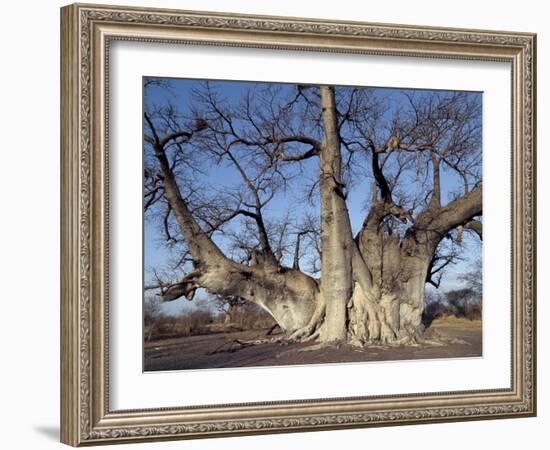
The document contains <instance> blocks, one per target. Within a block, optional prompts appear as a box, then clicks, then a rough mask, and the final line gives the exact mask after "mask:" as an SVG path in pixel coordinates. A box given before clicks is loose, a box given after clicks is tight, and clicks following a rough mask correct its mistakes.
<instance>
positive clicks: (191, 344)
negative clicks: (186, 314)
mask: <svg viewBox="0 0 550 450" xmlns="http://www.w3.org/2000/svg"><path fill="white" fill-rule="evenodd" d="M428 330H429V332H428V335H432V336H433V335H436V336H439V337H440V339H439V341H440V342H443V344H442V345H431V344H423V345H417V346H412V345H409V346H401V347H388V346H384V347H382V346H371V347H366V348H356V347H352V346H347V345H345V346H340V347H339V348H337V347H325V348H317V347H316V346H315V344H311V343H293V344H287V343H282V342H281V341H280V340H279V339H280V338H282V335H275V336H271V337H266V336H265V334H266V331H267V330H250V331H235V332H230V333H216V334H208V335H201V336H187V337H181V338H174V339H165V340H159V341H152V342H146V343H145V349H144V352H145V354H144V370H145V371H159V370H184V369H212V368H222V367H258V366H280V365H294V364H320V363H341V362H361V361H388V360H405V359H432V358H456V357H475V356H482V343H481V341H482V339H481V336H482V331H481V330H482V328H481V321H477V320H473V321H470V320H467V319H457V318H454V317H449V318H445V319H438V320H435V321H434V322H433V323H432V325H431V326H430V328H429V329H428ZM269 338H271V339H272V342H260V343H258V341H263V340H266V339H269ZM278 338H279V339H278ZM278 340H279V341H278ZM254 341H256V343H253V342H254Z"/></svg>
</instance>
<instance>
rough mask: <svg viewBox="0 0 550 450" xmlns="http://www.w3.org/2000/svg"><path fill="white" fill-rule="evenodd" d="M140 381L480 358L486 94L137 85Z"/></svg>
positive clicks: (192, 82)
mask: <svg viewBox="0 0 550 450" xmlns="http://www.w3.org/2000/svg"><path fill="white" fill-rule="evenodd" d="M142 95H143V154H142V158H143V280H144V286H143V324H142V326H143V370H144V371H146V372H147V371H168V370H190V369H219V368H233V367H259V366H287V365H304V364H327V363H330V364H337V363H364V362H376V361H394V360H422V359H426V360H427V359H434V358H472V357H482V356H483V339H482V329H483V326H482V325H483V321H482V317H483V245H482V234H483V233H482V229H483V218H482V211H483V201H482V198H483V195H482V186H483V183H482V182H483V145H482V141H483V139H482V137H483V120H484V117H483V93H482V92H477V91H456V90H436V89H433V90H429V89H411V88H406V87H381V86H340V85H322V84H320V85H314V84H296V83H275V82H257V81H246V80H244V81H236V80H205V79H183V78H165V77H156V76H144V77H143V92H142Z"/></svg>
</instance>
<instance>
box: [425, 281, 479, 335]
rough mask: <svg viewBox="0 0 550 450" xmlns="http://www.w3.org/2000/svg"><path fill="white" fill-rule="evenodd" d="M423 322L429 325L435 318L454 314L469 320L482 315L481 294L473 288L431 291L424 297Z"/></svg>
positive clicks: (426, 325) (476, 318)
mask: <svg viewBox="0 0 550 450" xmlns="http://www.w3.org/2000/svg"><path fill="white" fill-rule="evenodd" d="M424 302H425V305H424V312H423V313H422V323H423V325H424V326H425V327H429V326H430V325H431V323H432V322H433V321H434V320H435V319H439V318H444V317H448V316H454V317H459V318H461V317H462V318H465V319H469V320H479V319H481V317H482V305H481V296H480V295H479V294H478V293H477V292H475V291H474V290H472V289H469V288H464V289H456V290H452V291H448V292H446V293H444V294H435V293H433V292H429V293H427V294H426V296H425V298H424Z"/></svg>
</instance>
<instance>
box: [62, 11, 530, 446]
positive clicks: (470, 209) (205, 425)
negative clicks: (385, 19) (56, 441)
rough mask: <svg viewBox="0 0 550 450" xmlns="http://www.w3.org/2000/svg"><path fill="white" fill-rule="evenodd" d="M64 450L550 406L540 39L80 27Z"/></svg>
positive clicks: (167, 22) (240, 26)
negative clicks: (543, 338)
mask: <svg viewBox="0 0 550 450" xmlns="http://www.w3.org/2000/svg"><path fill="white" fill-rule="evenodd" d="M61 38H62V39H61V43H62V47H61V57H62V67H61V69H62V70H61V88H62V99H61V102H62V120H61V124H62V130H61V135H62V148H61V153H62V158H61V161H62V193H61V195H62V212H61V223H62V248H61V255H62V258H61V259H62V280H61V285H62V286H61V287H62V289H61V291H62V299H61V310H62V330H61V355H62V361H61V365H62V374H61V390H62V398H61V402H62V408H61V410H62V412H61V439H62V441H63V442H64V443H67V444H70V445H73V446H79V445H86V444H107V443H121V442H134V441H143V440H153V439H154V440H159V439H181V438H199V437H215V436H229V435H236V434H241V435H242V434H257V433H272V432H295V431H311V430H322V429H333V428H343V427H365V426H379V425H380V426H381V425H399V424H420V423H426V422H440V421H458V420H474V419H493V418H494V419H496V418H503V417H527V416H533V415H534V414H535V413H536V383H535V381H536V380H535V375H536V370H535V369H536V368H535V364H536V351H535V225H536V216H535V178H536V177H535V135H536V133H535V85H536V75H535V67H536V64H535V50H536V46H535V35H533V34H529V33H511V32H501V31H498V32H497V31H483V30H462V29H443V28H429V27H421V26H404V25H383V24H370V23H359V22H346V23H341V22H331V21H326V20H315V19H295V18H282V17H259V16H247V15H237V14H219V13H207V12H190V11H172V10H158V9H142V8H129V7H112V6H95V5H71V6H67V7H64V8H62V10H61Z"/></svg>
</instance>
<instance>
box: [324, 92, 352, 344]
mask: <svg viewBox="0 0 550 450" xmlns="http://www.w3.org/2000/svg"><path fill="white" fill-rule="evenodd" d="M320 93H321V108H322V118H323V130H324V140H323V143H322V146H321V154H320V167H319V169H320V170H319V172H320V174H319V186H320V191H321V246H322V249H323V251H322V254H321V301H322V302H323V303H324V304H325V319H324V324H323V328H322V330H321V333H320V339H321V340H323V341H326V342H331V341H344V340H345V339H346V336H347V329H346V319H347V317H346V316H347V314H346V305H347V304H348V301H349V299H350V298H351V294H352V291H353V276H352V264H351V256H352V245H354V244H353V238H352V232H351V225H350V221H349V214H348V210H347V207H346V200H345V198H344V188H345V186H344V185H343V183H342V174H341V172H342V162H341V155H340V141H339V136H338V130H337V119H336V107H335V100H334V89H333V88H331V87H328V86H321V88H320Z"/></svg>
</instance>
